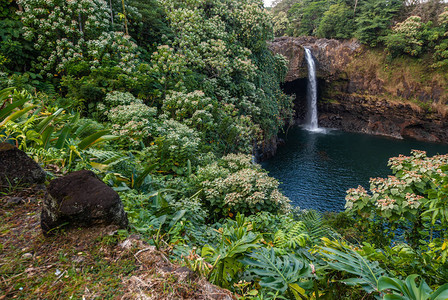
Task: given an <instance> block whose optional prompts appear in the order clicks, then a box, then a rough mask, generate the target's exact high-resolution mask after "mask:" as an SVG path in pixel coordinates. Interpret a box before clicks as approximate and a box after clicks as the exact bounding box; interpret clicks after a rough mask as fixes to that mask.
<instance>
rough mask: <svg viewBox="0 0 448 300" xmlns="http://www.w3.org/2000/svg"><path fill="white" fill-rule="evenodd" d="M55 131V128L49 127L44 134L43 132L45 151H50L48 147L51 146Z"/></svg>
mask: <svg viewBox="0 0 448 300" xmlns="http://www.w3.org/2000/svg"><path fill="white" fill-rule="evenodd" d="M53 131H54V127H53V126H48V127H47V128H46V129H45V130H44V132H42V135H41V138H42V147H43V148H44V149H48V146H49V144H50V139H51V134H52V133H53Z"/></svg>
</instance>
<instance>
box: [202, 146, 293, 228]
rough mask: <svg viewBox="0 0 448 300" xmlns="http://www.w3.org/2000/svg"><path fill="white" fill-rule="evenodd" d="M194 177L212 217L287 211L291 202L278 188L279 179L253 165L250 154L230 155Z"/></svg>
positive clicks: (206, 167) (204, 168)
mask: <svg viewBox="0 0 448 300" xmlns="http://www.w3.org/2000/svg"><path fill="white" fill-rule="evenodd" d="M196 179H197V180H198V182H199V185H200V186H201V188H202V189H203V192H204V196H203V197H204V201H205V202H206V203H207V206H208V207H210V208H209V210H210V213H211V214H212V216H211V217H212V218H216V219H219V218H222V217H226V216H233V215H236V214H237V213H241V214H245V215H251V214H255V213H257V212H260V211H267V212H272V213H277V212H287V211H289V210H290V204H289V202H290V201H289V199H288V198H287V197H285V196H284V195H283V194H282V193H281V192H280V191H279V190H278V185H279V183H278V181H277V180H276V179H274V178H272V177H269V176H268V174H267V173H266V171H264V170H262V169H261V168H260V166H258V165H255V164H253V163H252V157H251V156H250V155H244V154H229V155H227V156H225V157H223V158H222V159H221V160H220V161H219V162H214V163H212V164H209V165H207V166H205V167H202V168H200V169H199V170H198V172H197V174H196Z"/></svg>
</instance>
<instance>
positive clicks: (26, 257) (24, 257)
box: [22, 253, 33, 259]
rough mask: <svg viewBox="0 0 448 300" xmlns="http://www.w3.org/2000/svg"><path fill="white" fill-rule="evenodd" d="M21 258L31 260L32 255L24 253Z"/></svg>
mask: <svg viewBox="0 0 448 300" xmlns="http://www.w3.org/2000/svg"><path fill="white" fill-rule="evenodd" d="M22 258H23V259H31V258H33V255H32V254H31V253H24V254H23V255H22Z"/></svg>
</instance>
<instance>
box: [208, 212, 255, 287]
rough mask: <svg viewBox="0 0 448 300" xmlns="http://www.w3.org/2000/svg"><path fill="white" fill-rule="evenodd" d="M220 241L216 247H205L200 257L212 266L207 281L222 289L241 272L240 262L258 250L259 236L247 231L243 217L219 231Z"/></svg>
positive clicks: (240, 216) (239, 216)
mask: <svg viewBox="0 0 448 300" xmlns="http://www.w3.org/2000/svg"><path fill="white" fill-rule="evenodd" d="M219 233H220V234H221V240H220V242H219V244H218V245H216V246H211V245H205V246H204V247H202V252H201V256H202V257H204V258H205V259H206V261H207V262H209V263H210V264H212V265H213V269H212V270H211V272H210V274H209V277H208V279H209V280H210V281H211V282H212V283H215V284H217V285H220V286H222V287H230V286H231V283H232V282H233V281H234V280H235V279H236V275H237V274H238V273H239V272H241V271H242V269H243V268H242V267H243V266H242V264H241V262H240V260H241V259H242V258H243V257H244V256H245V255H247V254H248V253H250V251H251V250H253V249H256V248H259V247H260V246H261V244H260V243H259V240H260V238H261V236H260V235H259V234H256V233H253V232H251V231H250V230H249V227H248V225H247V224H245V218H244V216H243V215H238V216H237V221H236V222H234V221H233V222H230V223H228V224H226V226H224V227H223V228H221V229H220V230H219Z"/></svg>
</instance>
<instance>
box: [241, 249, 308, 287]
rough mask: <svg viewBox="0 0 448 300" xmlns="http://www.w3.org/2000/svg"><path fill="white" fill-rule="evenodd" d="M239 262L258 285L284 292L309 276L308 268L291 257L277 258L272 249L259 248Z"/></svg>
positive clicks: (302, 262) (305, 264) (304, 263)
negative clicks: (245, 267) (246, 268)
mask: <svg viewBox="0 0 448 300" xmlns="http://www.w3.org/2000/svg"><path fill="white" fill-rule="evenodd" d="M249 257H250V258H244V259H243V260H241V262H242V263H243V264H245V265H247V266H249V269H248V272H249V273H251V274H254V275H255V276H256V277H257V278H259V279H260V285H261V286H262V287H266V288H269V289H272V290H275V291H280V292H285V291H286V290H287V289H288V287H290V288H293V287H295V284H296V283H297V282H298V281H299V280H300V279H301V278H306V277H308V276H309V275H310V274H311V268H310V266H309V265H308V264H307V263H306V262H304V261H302V260H299V259H297V258H296V257H294V256H292V255H281V256H277V255H276V254H275V251H274V249H273V248H271V249H270V250H268V249H266V248H261V249H259V250H258V251H256V252H252V253H251V254H250V255H249Z"/></svg>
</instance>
